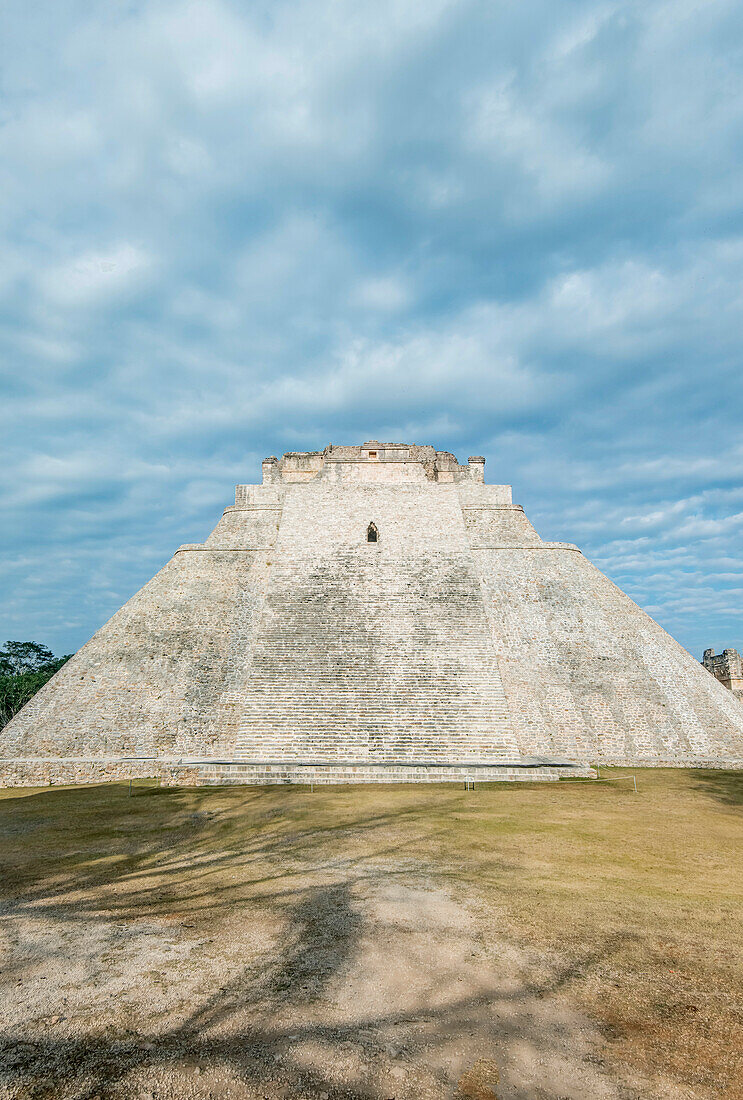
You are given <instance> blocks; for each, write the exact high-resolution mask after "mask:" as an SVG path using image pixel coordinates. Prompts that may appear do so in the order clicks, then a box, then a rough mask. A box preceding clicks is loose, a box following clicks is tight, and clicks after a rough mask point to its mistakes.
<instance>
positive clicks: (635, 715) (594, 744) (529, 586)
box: [475, 543, 743, 766]
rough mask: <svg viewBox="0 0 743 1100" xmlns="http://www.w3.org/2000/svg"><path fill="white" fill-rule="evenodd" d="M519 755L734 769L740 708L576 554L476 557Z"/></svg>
mask: <svg viewBox="0 0 743 1100" xmlns="http://www.w3.org/2000/svg"><path fill="white" fill-rule="evenodd" d="M475 559H476V561H477V564H478V568H479V572H480V578H481V583H482V587H483V594H484V599H485V605H486V609H487V612H488V614H489V616H490V620H491V625H492V630H493V638H494V643H495V648H496V651H497V654H498V665H499V669H500V674H501V678H502V681H503V685H504V688H505V692H506V697H507V699H508V703H509V710H510V713H511V720H512V722H513V726H514V732H515V733H516V736H517V738H518V741H519V746H520V749H521V751H522V753H524V754H530V753H532V754H539V755H545V756H563V757H568V758H571V759H587V760H605V761H606V762H613V763H617V764H648V765H649V764H653V763H657V764H670V765H679V766H680V765H686V766H694V765H696V764H699V765H714V766H723V765H725V764H729V765H731V766H739V765H740V764H741V762H743V705H741V704H740V703H739V702H738V701H737V700H736V699H735V697H734V696H733V695H732V694H731V693H730V692H729V691H728V690H727V689H726V688H724V687H723V686H722V684H720V683H719V682H718V681H717V680H716V679H715V678H714V677H713V676H711V675H710V674H709V672H707V670H706V669H705V668H704V667H703V666H702V665H701V664H700V663H699V662H698V661H695V660H694V658H693V657H692V656H691V655H690V654H689V653H687V652H686V650H685V649H683V648H682V647H681V646H680V645H679V643H678V642H676V641H675V640H674V639H673V638H672V637H671V636H670V635H669V634H667V633H666V631H665V630H663V629H662V627H660V626H659V625H658V624H657V623H656V622H655V621H654V620H653V619H651V618H650V616H649V615H647V614H646V613H645V612H644V611H642V610H641V608H639V607H638V606H637V604H635V603H634V602H633V601H632V600H631V599H630V597H629V596H627V595H626V594H625V593H624V592H622V591H621V590H620V589H619V588H617V586H616V585H615V584H613V583H612V582H611V581H610V580H609V579H608V578H607V577H606V576H604V574H603V573H601V572H600V570H598V569H597V568H596V567H595V566H594V565H592V564H591V563H590V562H589V561H588V560H587V559H586V558H585V557H584V556H583V555H582V554H581V553H580V552H579V551H577V550H576V549H575V548H572V547H568V546H560V545H559V544H557V545H556V544H549V543H542V544H541V546H533V547H530V548H526V547H524V548H516V547H514V548H511V547H505V546H502V547H500V548H497V549H496V548H483V549H481V550H478V551H475Z"/></svg>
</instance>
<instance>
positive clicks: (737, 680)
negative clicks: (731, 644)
mask: <svg viewBox="0 0 743 1100" xmlns="http://www.w3.org/2000/svg"><path fill="white" fill-rule="evenodd" d="M702 664H703V665H704V667H705V668H706V669H707V671H708V672H711V673H712V675H713V676H714V677H716V679H718V680H719V681H720V683H721V684H724V685H725V687H726V688H727V689H728V691H732V693H733V695H734V696H735V698H736V699H740V700H741V702H743V658H741V655H740V653H738V650H737V649H723V651H722V653H717V654H715V651H714V649H705V651H704V656H703V657H702Z"/></svg>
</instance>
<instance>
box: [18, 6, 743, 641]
mask: <svg viewBox="0 0 743 1100" xmlns="http://www.w3.org/2000/svg"><path fill="white" fill-rule="evenodd" d="M0 52H1V54H2V56H1V57H0V72H1V76H0V81H1V83H0V220H1V223H2V229H1V230H0V232H2V249H1V250H0V340H1V341H2V345H3V350H2V356H1V358H0V370H1V371H2V409H3V417H2V434H1V436H0V438H1V439H2V452H3V453H2V468H3V477H2V479H1V485H0V536H1V538H2V550H3V553H2V571H1V573H0V642H2V640H4V639H5V638H19V639H23V640H25V639H27V638H34V639H37V640H40V641H43V642H45V643H47V644H49V645H50V646H51V647H52V648H53V649H54V650H55V652H64V651H69V650H73V649H75V648H77V647H78V646H79V645H81V644H82V643H83V642H84V641H85V640H86V639H87V638H88V637H89V636H90V634H91V633H92V632H93V631H94V630H95V629H97V628H98V626H100V625H101V623H102V622H104V621H105V620H106V619H107V618H108V617H109V616H110V615H111V614H112V613H113V612H114V611H115V610H116V609H117V608H118V607H119V606H120V605H121V604H122V603H123V602H124V601H125V600H126V599H127V598H128V597H129V596H130V595H132V593H133V592H134V591H136V589H138V588H139V587H140V586H141V585H142V584H143V583H144V582H145V581H146V580H148V579H149V577H150V576H151V575H152V574H153V573H154V572H155V571H156V570H157V569H158V568H159V567H160V566H161V565H162V564H163V562H164V561H166V560H167V559H168V558H169V557H170V555H171V554H172V552H173V550H174V549H175V547H176V546H178V544H179V543H182V542H192V541H201V540H202V539H203V538H205V537H206V535H207V534H208V532H209V531H210V530H211V528H212V526H213V525H214V523H215V522H216V520H217V519H218V517H219V515H220V514H221V511H222V508H223V507H224V506H225V505H226V504H229V503H230V501H231V499H232V493H233V485H234V484H235V483H236V482H245V481H255V480H259V479H260V460H261V458H262V457H263V456H264V455H266V454H281V453H282V452H283V451H285V450H290V449H311V448H321V447H323V446H324V445H325V444H326V443H328V442H330V441H333V442H336V443H344V442H353V443H356V442H363V441H364V440H366V439H371V438H377V439H382V440H404V441H409V442H421V443H427V442H431V443H433V444H434V445H435V446H437V447H438V448H439V449H447V450H453V451H454V452H455V454H457V456H458V457H459V458H460V460H461V461H465V460H466V458H467V456H468V455H469V454H484V455H486V457H487V463H488V464H487V467H486V478H487V479H488V480H489V481H491V482H510V483H512V484H513V486H514V498H515V500H517V501H518V502H519V503H522V504H523V505H524V506H525V508H526V510H527V513H528V514H529V516H530V517H531V519H532V520H533V522H534V523H535V524H536V526H537V528H538V530H539V531H540V533H541V534H542V536H543V537H545V538H548V539H559V540H566V541H570V542H577V543H578V544H579V545H580V546H581V547H582V548H583V549H584V551H585V552H586V553H587V554H588V556H589V557H591V559H592V560H593V561H594V562H596V564H597V565H599V567H600V568H602V569H603V570H604V571H605V572H607V573H608V574H609V576H611V578H612V579H613V580H614V581H616V582H617V583H618V584H619V585H620V586H621V587H623V588H624V589H625V590H626V591H627V592H629V593H630V595H631V596H632V597H633V598H634V599H636V600H637V601H638V603H640V604H641V606H643V607H644V608H645V609H646V610H648V611H649V612H650V614H652V615H653V616H654V617H655V618H657V619H658V620H659V621H660V622H661V623H662V625H663V626H664V627H666V629H668V630H669V631H670V632H671V633H672V634H673V635H675V637H677V638H678V639H679V640H680V641H681V642H682V643H683V644H684V645H685V646H687V648H689V649H690V650H691V652H692V653H694V654H695V655H696V656H701V651H702V649H703V648H705V647H706V646H707V645H710V646H714V647H715V648H717V649H718V650H719V649H722V648H723V647H724V646H735V647H739V648H743V618H742V611H743V601H742V599H741V597H742V595H743V580H742V578H741V559H742V557H743V554H742V544H743V539H742V535H743V482H742V480H741V475H742V474H743V437H742V435H741V423H742V421H743V392H742V386H741V381H742V371H741V351H742V347H743V337H742V333H743V326H742V325H741V321H742V320H743V222H742V219H741V197H742V196H743V5H741V4H740V0H693V2H692V0H638V2H636V3H635V2H607V3H603V2H599V0H585V2H584V0H564V2H563V3H555V2H554V0H544V2H541V0H519V2H518V3H514V2H508V3H506V2H504V0H482V2H477V0H472V2H471V0H455V2H447V0H374V2H373V3H370V2H369V0H306V2H305V0H291V2H285V0H273V2H271V3H264V2H263V0H253V2H251V3H247V2H245V0H242V2H238V0H194V2H186V0H147V2H140V0H126V2H123V0H105V2H99V3H96V2H95V0H94V2H92V3H91V0H37V2H35V3H34V4H31V5H29V4H27V3H22V2H21V0H9V2H8V3H7V4H5V5H3V12H2V15H1V16H0Z"/></svg>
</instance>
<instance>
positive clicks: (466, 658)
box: [219, 547, 519, 782]
mask: <svg viewBox="0 0 743 1100" xmlns="http://www.w3.org/2000/svg"><path fill="white" fill-rule="evenodd" d="M219 724H220V727H221V728H222V729H223V730H224V731H225V733H226V736H224V737H223V742H222V743H223V749H224V751H223V753H220V754H219V755H220V756H221V758H222V759H230V760H237V759H240V758H242V759H244V760H245V761H251V762H253V764H252V765H251V766H257V764H256V763H255V762H260V761H276V760H281V761H287V762H289V763H292V762H294V763H300V762H301V763H302V764H303V765H307V764H320V763H322V764H324V765H327V764H333V763H337V764H339V765H345V764H346V763H347V762H351V763H352V762H353V761H365V762H368V763H369V764H370V765H377V764H388V765H393V764H399V765H400V766H404V767H408V766H410V764H412V763H414V762H419V761H425V762H426V764H427V765H428V764H437V763H438V764H448V762H449V761H452V760H454V761H457V765H459V764H466V763H467V762H469V761H472V762H473V763H474V762H478V763H480V764H490V765H493V764H499V763H505V762H509V761H513V760H517V759H518V757H519V751H518V746H517V744H516V741H515V738H514V736H513V733H512V731H511V724H510V719H509V714H508V706H507V702H506V697H505V693H504V691H503V685H502V683H501V679H500V675H499V672H498V667H497V663H496V659H495V655H494V652H493V647H492V641H491V635H490V631H489V627H488V623H487V620H486V617H485V613H484V609H483V603H482V596H481V591H480V586H479V582H478V579H477V576H476V574H475V571H474V569H473V567H472V564H471V561H470V559H469V555H468V554H464V553H463V554H457V553H449V554H437V555H430V556H428V557H426V558H423V559H421V558H419V559H418V560H417V561H412V562H411V561H410V560H407V559H402V558H393V557H390V556H389V555H387V556H385V555H384V554H382V553H380V552H379V551H371V552H369V551H368V550H367V548H366V547H363V548H361V549H359V550H356V549H351V550H348V551H346V552H345V553H343V554H336V555H335V556H333V557H328V558H326V559H321V560H316V561H311V562H305V563H300V564H299V565H297V564H296V563H292V564H290V565H277V566H276V567H275V568H274V570H273V571H272V575H271V579H270V583H269V586H268V590H267V592H266V600H265V606H264V608H263V611H262V615H261V619H260V623H259V624H258V625H257V626H256V629H255V631H254V633H253V635H252V639H251V645H250V654H249V656H248V655H247V654H246V659H245V668H244V673H243V675H242V677H241V678H240V679H239V680H238V681H237V682H235V683H234V684H233V685H232V687H231V688H230V690H229V692H227V693H225V697H224V699H223V702H222V712H221V714H220V718H219ZM408 762H410V763H408ZM246 766H248V765H247V764H246ZM235 774H237V773H235ZM246 774H247V773H246ZM355 774H356V776H359V777H360V776H361V775H363V774H365V773H363V772H361V771H356V772H355ZM369 774H370V775H372V774H373V772H369ZM254 781H257V780H254ZM319 781H320V780H318V782H319ZM356 781H359V779H358V778H357V779H356Z"/></svg>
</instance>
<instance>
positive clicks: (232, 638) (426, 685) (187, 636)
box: [0, 442, 743, 784]
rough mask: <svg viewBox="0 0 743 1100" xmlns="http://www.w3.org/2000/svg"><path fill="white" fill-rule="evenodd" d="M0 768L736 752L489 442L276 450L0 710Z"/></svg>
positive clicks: (488, 766)
mask: <svg viewBox="0 0 743 1100" xmlns="http://www.w3.org/2000/svg"><path fill="white" fill-rule="evenodd" d="M0 755H1V756H2V758H3V759H2V760H0V781H2V782H4V783H26V784H29V783H38V782H45V781H49V780H52V781H58V782H63V781H70V780H79V781H84V780H93V779H101V778H111V777H116V776H124V777H125V776H128V775H129V774H130V773H132V772H133V773H134V774H142V775H152V774H159V775H160V776H161V777H162V778H163V780H164V781H165V782H209V781H242V782H286V781H307V780H313V781H316V782H318V781H331V782H332V781H342V780H354V781H389V780H434V779H461V778H462V777H463V776H465V777H467V776H470V777H474V778H480V779H485V778H523V777H527V778H554V777H555V776H556V775H558V774H560V769H561V768H562V769H564V768H566V767H569V766H571V765H572V766H574V767H575V766H577V767H580V766H582V765H585V764H586V763H588V762H591V761H596V760H599V761H604V762H607V763H609V762H611V763H617V764H632V765H653V764H668V765H702V766H704V765H711V766H722V765H726V764H732V765H735V764H736V762H738V763H739V762H740V761H741V760H743V706H742V705H741V704H740V703H739V702H738V701H737V700H736V699H735V698H734V696H733V695H732V694H731V693H730V692H729V691H726V690H725V688H724V687H723V686H722V684H720V683H718V682H717V680H715V679H714V678H713V677H712V676H709V675H708V673H707V672H706V671H705V669H704V668H702V667H701V665H700V664H699V662H698V661H695V660H694V659H693V658H692V657H691V656H690V655H689V654H688V653H687V652H686V651H685V650H684V649H682V647H681V646H680V645H678V643H677V642H675V641H674V640H673V638H671V637H669V635H668V634H667V633H666V632H665V631H664V630H662V629H661V627H660V626H658V624H657V623H655V622H654V621H653V620H652V619H651V618H649V616H648V615H646V614H645V613H644V612H643V611H641V610H640V608H639V607H637V605H636V604H634V603H633V602H632V600H631V599H629V597H628V596H626V595H625V594H624V593H623V592H621V591H620V590H619V589H618V588H617V587H616V586H615V585H614V584H612V582H611V581H609V580H608V579H607V578H606V577H605V576H604V575H603V574H602V573H601V572H599V570H598V569H596V568H595V567H594V566H593V565H591V563H590V562H589V561H587V560H586V558H585V557H584V556H583V555H582V553H581V552H580V550H579V549H578V548H577V547H576V546H572V545H570V544H569V543H562V542H543V541H542V540H541V538H540V537H539V535H538V534H537V532H536V531H535V530H534V528H533V527H532V525H531V523H530V522H529V520H528V519H527V517H526V515H525V514H524V511H523V509H522V508H521V507H520V506H519V505H516V504H513V503H512V500H511V489H510V486H508V485H486V484H485V482H484V459H482V458H470V459H469V461H468V463H467V464H466V465H460V464H459V463H458V462H457V460H456V459H455V457H454V456H453V455H451V454H449V453H447V452H442V451H436V450H434V448H433V447H431V446H413V445H409V444H402V443H400V444H397V443H396V444H390V443H384V444H382V443H376V442H371V443H366V444H364V445H363V446H355V447H338V446H328V447H326V448H325V450H324V451H310V452H297V453H290V454H285V455H284V456H283V458H282V459H280V460H277V459H275V458H268V459H266V460H265V462H264V463H263V480H262V484H260V485H238V486H237V490H236V494H235V503H234V505H231V506H230V507H228V508H226V509H225V512H224V515H223V516H222V518H221V519H220V521H219V523H218V524H217V526H216V527H215V529H214V531H212V533H211V535H209V537H208V538H207V540H206V542H204V543H196V544H189V545H186V546H181V547H180V548H179V549H178V550H177V551H176V553H175V554H174V556H173V557H172V558H171V560H170V561H169V562H168V563H167V564H166V565H165V566H164V567H163V568H162V569H161V570H160V572H159V573H158V574H157V575H156V576H155V577H154V578H153V579H152V580H151V581H150V582H149V583H148V584H146V585H145V587H144V588H143V589H142V590H141V591H140V592H138V593H137V594H136V595H135V596H133V597H132V599H131V600H129V602H128V603H126V604H125V605H124V607H122V608H121V610H120V611H118V612H117V613H116V614H115V615H114V616H113V618H112V619H110V621H109V622H107V623H106V624H105V625H104V626H103V627H101V629H100V630H99V631H98V632H97V634H95V635H94V637H93V638H92V639H91V640H90V641H89V642H88V643H87V645H85V646H84V647H83V648H82V649H81V650H80V652H79V653H77V654H76V655H75V656H74V657H73V658H72V659H71V660H70V661H69V662H68V663H67V664H65V666H64V667H63V668H62V669H61V670H60V671H59V672H58V673H57V674H56V676H54V677H53V679H52V680H51V681H50V682H49V683H48V684H47V685H46V686H45V687H44V688H42V690H41V691H40V692H39V693H38V694H37V695H36V696H35V697H34V698H33V699H32V700H31V701H30V702H29V703H28V704H27V705H26V706H25V707H24V708H23V710H22V711H21V712H20V713H19V714H18V715H17V716H16V717H15V718H14V719H13V721H12V722H10V723H9V725H8V726H7V727H6V728H5V730H4V731H3V735H2V741H1V743H0Z"/></svg>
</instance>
